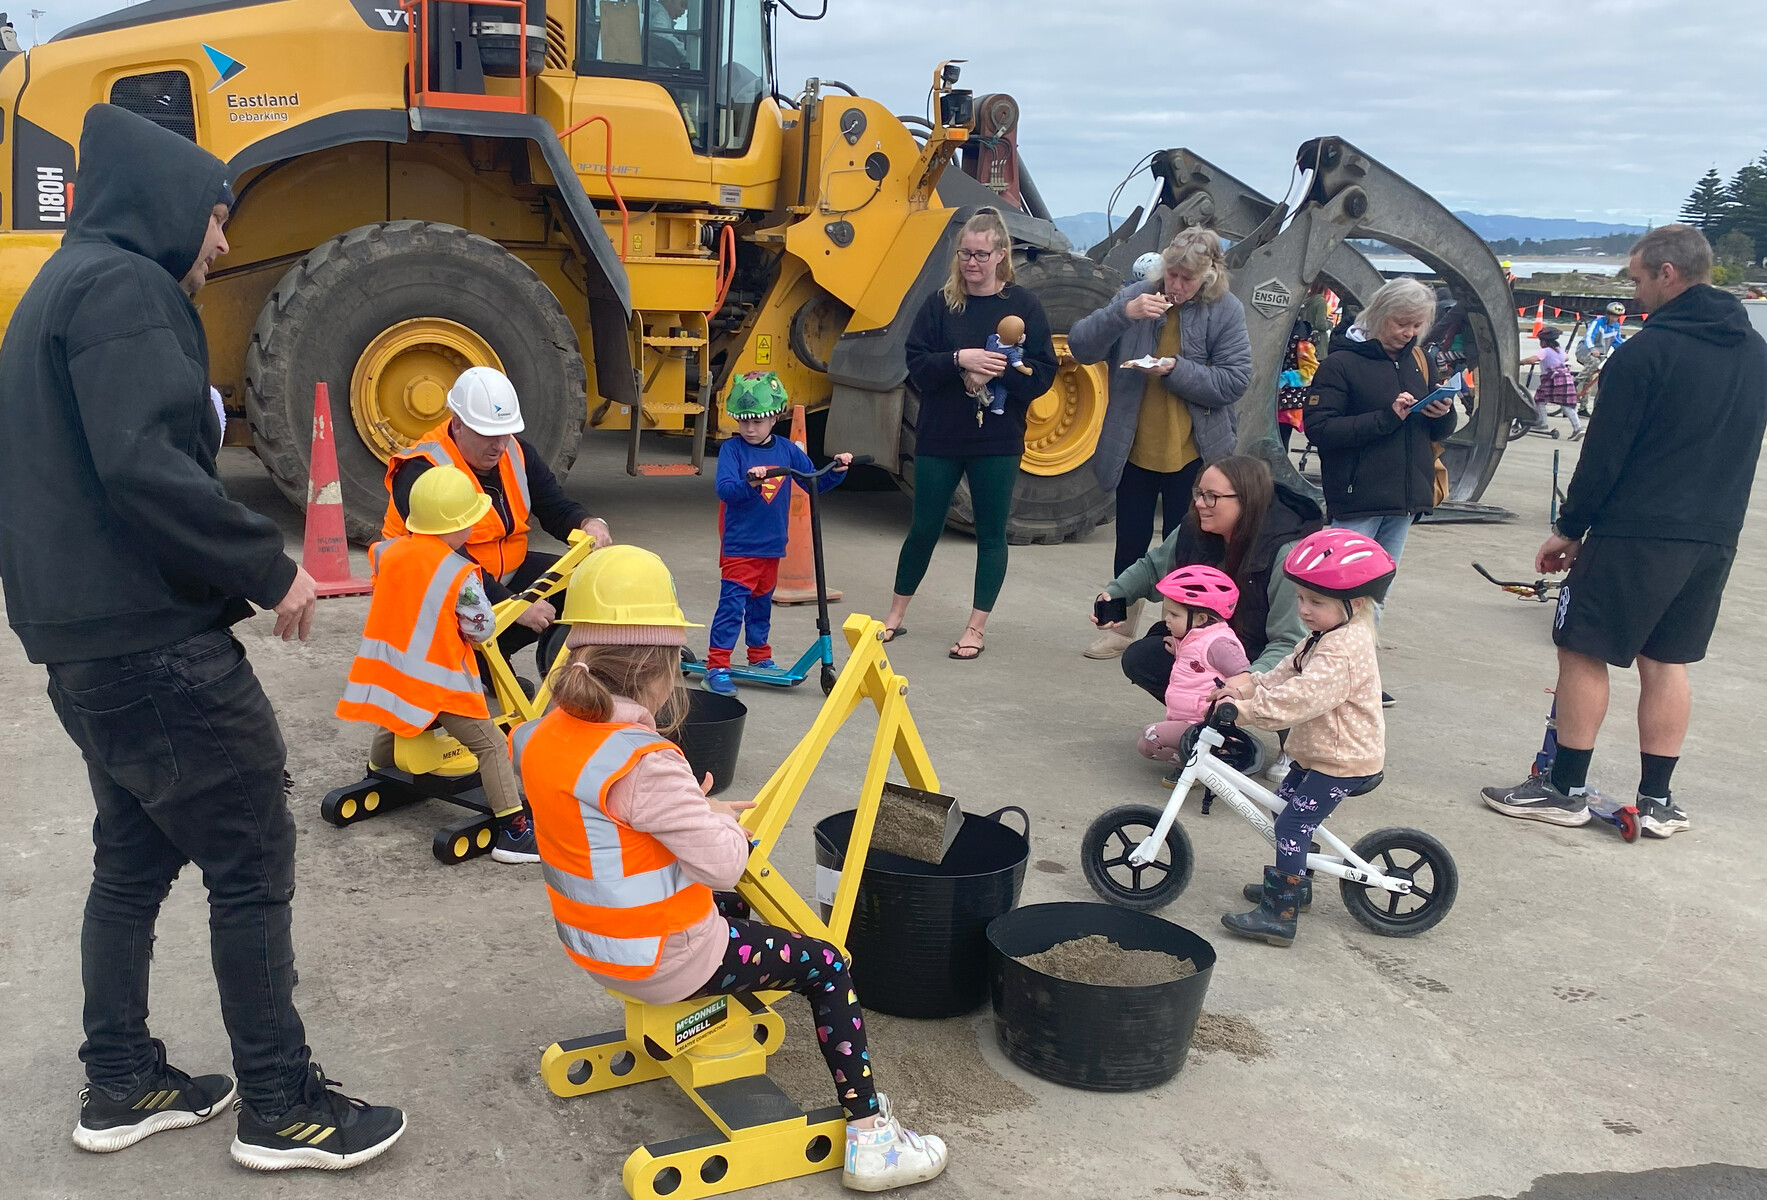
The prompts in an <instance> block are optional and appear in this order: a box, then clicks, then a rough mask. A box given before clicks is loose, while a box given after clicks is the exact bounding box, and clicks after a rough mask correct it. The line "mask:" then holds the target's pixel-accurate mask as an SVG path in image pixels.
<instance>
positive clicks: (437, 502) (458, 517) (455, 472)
mask: <svg viewBox="0 0 1767 1200" xmlns="http://www.w3.org/2000/svg"><path fill="white" fill-rule="evenodd" d="M490 508H491V498H490V497H489V496H487V495H485V494H484V493H483V492H481V491H479V489H478V486H477V485H476V484H474V483H473V481H472V480H471V479H470V478H468V477H467V474H466V472H465V471H462V470H461V469H460V468H459V467H431V468H430V469H429V470H427V471H425V472H424V473H423V474H421V475H419V476H418V477H417V482H416V483H414V484H412V485H411V513H410V515H409V516H407V517H406V518H405V528H407V529H409V530H410V531H411V532H412V533H432V534H440V533H459V532H460V531H461V530H462V529H471V528H472V527H473V526H474V525H477V524H478V523H479V518H480V517H482V516H484V515H485V513H486V512H488V511H489V510H490Z"/></svg>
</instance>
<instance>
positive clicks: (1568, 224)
mask: <svg viewBox="0 0 1767 1200" xmlns="http://www.w3.org/2000/svg"><path fill="white" fill-rule="evenodd" d="M1126 215H1127V214H1125V213H1118V214H1116V219H1117V220H1118V221H1121V220H1122V219H1123V218H1124V217H1125V216H1126ZM1454 215H1455V216H1457V217H1459V218H1460V219H1461V220H1462V221H1465V222H1466V223H1467V225H1469V226H1470V227H1471V228H1472V231H1473V232H1474V233H1476V234H1478V235H1479V236H1480V237H1482V238H1484V239H1485V240H1486V241H1488V242H1498V241H1503V240H1504V239H1514V240H1515V241H1517V242H1520V241H1524V240H1527V239H1532V240H1534V241H1536V242H1544V241H1552V240H1561V239H1567V238H1598V237H1607V236H1612V235H1615V234H1620V235H1637V234H1640V233H1643V232H1644V226H1642V225H1606V224H1603V223H1601V222H1599V221H1573V220H1569V219H1566V218H1563V217H1516V216H1510V215H1509V214H1507V213H1475V212H1460V211H1456V212H1455V214H1454ZM1055 227H1056V228H1057V229H1059V230H1061V231H1062V232H1063V233H1065V234H1067V235H1068V240H1069V241H1071V242H1073V243H1074V249H1075V250H1079V251H1084V250H1085V249H1086V248H1087V247H1089V246H1092V245H1095V244H1097V243H1098V242H1101V241H1103V240H1104V237H1105V234H1106V233H1108V232H1109V227H1108V226H1107V225H1106V223H1105V218H1104V214H1103V213H1101V212H1084V213H1075V214H1074V215H1073V216H1071V217H1057V218H1055Z"/></svg>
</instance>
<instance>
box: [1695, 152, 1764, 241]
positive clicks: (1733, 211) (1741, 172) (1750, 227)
mask: <svg viewBox="0 0 1767 1200" xmlns="http://www.w3.org/2000/svg"><path fill="white" fill-rule="evenodd" d="M1724 199H1725V202H1726V204H1727V205H1728V210H1727V212H1726V213H1725V216H1724V219H1723V220H1722V221H1721V222H1720V224H1719V227H1718V228H1717V229H1716V230H1708V231H1707V236H1708V237H1711V236H1713V234H1714V233H1715V234H1716V235H1717V236H1719V237H1722V236H1723V235H1724V234H1726V233H1731V232H1740V233H1741V234H1742V235H1743V236H1744V237H1746V238H1748V239H1749V241H1750V242H1752V243H1754V244H1755V245H1756V246H1767V154H1764V155H1762V156H1761V157H1760V158H1759V159H1757V160H1756V161H1754V162H1752V163H1747V164H1745V165H1743V166H1742V167H1740V168H1738V170H1737V172H1736V174H1735V175H1733V176H1731V179H1730V182H1729V183H1728V184H1726V185H1725V188H1724Z"/></svg>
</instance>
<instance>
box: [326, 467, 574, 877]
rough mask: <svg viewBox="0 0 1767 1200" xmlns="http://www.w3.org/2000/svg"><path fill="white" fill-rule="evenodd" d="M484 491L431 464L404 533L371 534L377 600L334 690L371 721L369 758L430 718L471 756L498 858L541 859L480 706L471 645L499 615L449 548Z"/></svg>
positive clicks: (347, 709) (483, 501)
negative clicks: (344, 678) (345, 677)
mask: <svg viewBox="0 0 1767 1200" xmlns="http://www.w3.org/2000/svg"><path fill="white" fill-rule="evenodd" d="M490 505H491V498H490V497H489V496H487V495H485V494H484V493H482V492H480V491H479V490H478V489H477V488H476V487H474V486H473V483H472V480H470V479H468V478H467V477H466V473H465V472H463V471H461V470H459V469H458V468H456V467H435V468H432V469H431V470H428V471H425V472H424V473H423V474H422V475H421V476H419V477H418V480H417V482H416V484H414V485H413V486H412V488H411V514H410V516H409V517H408V518H406V522H405V526H406V528H407V529H408V530H410V532H409V533H407V534H406V535H405V536H403V537H397V538H392V539H390V540H388V541H384V542H376V543H375V545H374V546H373V548H372V549H371V550H370V551H369V561H370V562H371V563H372V564H373V567H374V599H373V601H372V602H371V603H370V605H369V608H368V622H367V625H366V626H365V627H364V628H363V630H362V645H361V648H360V649H358V650H357V652H356V661H355V662H353V663H351V664H350V681H349V683H348V685H347V686H346V687H345V688H344V697H343V699H342V700H340V701H338V705H337V715H338V716H340V717H342V718H344V719H345V720H346V721H367V722H369V723H371V724H374V725H378V726H380V729H379V730H378V731H377V732H376V733H375V735H374V742H373V744H372V746H371V747H370V748H369V751H368V761H369V764H370V766H383V767H384V766H390V765H391V764H392V762H393V746H394V740H393V739H394V736H395V735H397V736H399V737H416V736H418V735H419V734H421V733H423V731H424V730H425V729H427V728H429V726H430V725H431V723H432V722H434V723H440V725H441V726H442V728H443V729H445V730H446V731H447V732H448V733H449V734H451V735H453V736H454V737H455V738H457V739H459V741H460V742H461V744H462V745H464V746H465V747H466V748H467V749H468V750H471V751H472V752H473V754H475V755H476V756H477V757H478V760H479V776H480V778H481V780H482V781H483V784H484V788H485V795H486V797H487V798H488V799H489V801H490V804H491V811H492V813H493V815H495V816H496V818H497V843H496V845H495V847H494V848H493V849H492V851H491V857H492V858H494V859H496V860H497V861H498V862H506V863H509V862H514V863H524V862H538V861H539V860H540V856H539V854H538V853H537V852H536V851H535V850H534V831H533V827H532V824H531V822H530V821H529V820H528V817H527V814H526V813H525V812H524V811H523V809H522V802H521V793H520V792H519V791H517V790H516V783H515V769H514V767H512V766H511V764H510V761H509V750H508V742H507V741H506V740H505V738H504V736H503V731H502V730H500V729H499V728H498V727H497V724H496V722H494V721H492V720H491V715H490V710H489V709H488V708H487V707H486V706H485V692H484V685H483V683H481V682H480V679H479V672H478V668H477V664H476V663H475V661H474V655H473V650H472V644H475V643H480V642H486V641H489V640H490V638H491V635H492V634H493V633H494V632H495V631H496V624H497V622H496V615H495V614H494V613H493V612H492V610H491V605H490V602H489V601H488V600H487V599H486V597H485V583H484V580H483V579H482V578H481V577H480V575H479V568H478V565H477V564H476V563H474V562H473V561H472V560H471V559H470V558H467V557H465V556H464V555H461V554H459V553H457V552H458V551H459V549H460V547H461V546H463V545H465V544H466V539H467V535H468V534H470V533H471V532H472V527H473V526H474V525H475V524H476V523H477V522H478V520H479V518H480V517H482V516H484V515H485V511H486V509H488V508H489V507H490Z"/></svg>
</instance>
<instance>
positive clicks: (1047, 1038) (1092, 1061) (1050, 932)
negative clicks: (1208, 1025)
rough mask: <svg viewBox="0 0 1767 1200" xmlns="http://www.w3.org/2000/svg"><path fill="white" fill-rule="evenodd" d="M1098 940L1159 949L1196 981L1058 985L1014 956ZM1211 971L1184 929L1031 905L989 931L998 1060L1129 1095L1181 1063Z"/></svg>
mask: <svg viewBox="0 0 1767 1200" xmlns="http://www.w3.org/2000/svg"><path fill="white" fill-rule="evenodd" d="M1093 933H1102V934H1103V935H1104V936H1105V937H1107V938H1109V939H1110V940H1111V941H1113V942H1115V943H1116V944H1117V945H1119V946H1121V947H1123V949H1125V950H1162V951H1164V952H1165V953H1167V954H1175V955H1177V956H1178V957H1179V958H1188V959H1189V960H1190V961H1191V962H1192V963H1194V964H1196V974H1194V975H1189V976H1186V977H1185V978H1183V979H1175V980H1173V981H1172V982H1170V983H1159V984H1152V985H1149V986H1145V987H1108V986H1103V985H1099V984H1091V983H1073V982H1070V981H1069V980H1065V979H1057V978H1055V977H1054V976H1052V975H1046V974H1044V973H1043V972H1042V971H1038V970H1035V969H1034V968H1032V967H1028V966H1026V965H1025V964H1024V963H1021V962H1019V961H1018V959H1019V958H1020V957H1022V956H1024V955H1027V954H1040V953H1042V952H1043V951H1045V950H1048V949H1049V948H1051V947H1052V946H1055V945H1057V944H1058V943H1061V942H1069V941H1073V940H1074V939H1075V938H1082V937H1085V936H1087V935H1088V934H1093ZM1214 967H1215V948H1214V947H1213V946H1211V945H1210V944H1209V943H1208V941H1207V939H1205V938H1203V937H1201V936H1200V935H1198V934H1196V933H1193V932H1191V931H1190V930H1188V929H1186V928H1184V927H1183V926H1182V925H1174V924H1172V923H1171V922H1170V921H1165V920H1161V919H1160V918H1159V917H1156V916H1154V915H1153V914H1151V913H1144V912H1136V911H1135V910H1133V909H1128V908H1118V907H1117V906H1116V905H1114V904H1033V905H1031V906H1029V907H1028V908H1021V909H1019V910H1017V911H1016V912H1011V913H1008V914H1006V915H1005V916H1003V917H1000V918H998V919H997V920H995V921H994V922H993V924H991V925H989V926H988V968H989V988H990V991H991V993H992V999H993V1001H994V1029H995V1032H996V1033H997V1034H998V1035H999V1038H1000V1048H1001V1050H1003V1051H1004V1052H1005V1053H1006V1057H1008V1058H1010V1059H1011V1060H1012V1061H1013V1062H1015V1063H1017V1064H1018V1065H1019V1066H1021V1067H1023V1068H1024V1069H1025V1070H1027V1071H1029V1072H1031V1073H1032V1074H1033V1075H1040V1076H1042V1077H1043V1078H1044V1079H1047V1080H1049V1081H1051V1082H1052V1083H1060V1084H1066V1085H1067V1086H1068V1087H1077V1088H1086V1089H1088V1090H1091V1091H1095V1092H1132V1091H1137V1090H1139V1089H1141V1088H1150V1087H1155V1086H1157V1085H1159V1084H1162V1083H1165V1082H1166V1081H1167V1080H1169V1079H1171V1078H1172V1077H1173V1076H1174V1075H1176V1074H1177V1073H1178V1072H1179V1071H1180V1070H1181V1069H1182V1068H1183V1066H1184V1058H1185V1055H1187V1054H1189V1053H1190V1039H1191V1037H1192V1036H1193V1035H1194V1034H1195V1033H1196V1023H1197V1019H1198V1018H1199V1017H1201V1016H1202V1011H1203V997H1204V996H1206V995H1207V994H1208V991H1209V976H1210V975H1211V974H1212V973H1213V971H1214Z"/></svg>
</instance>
